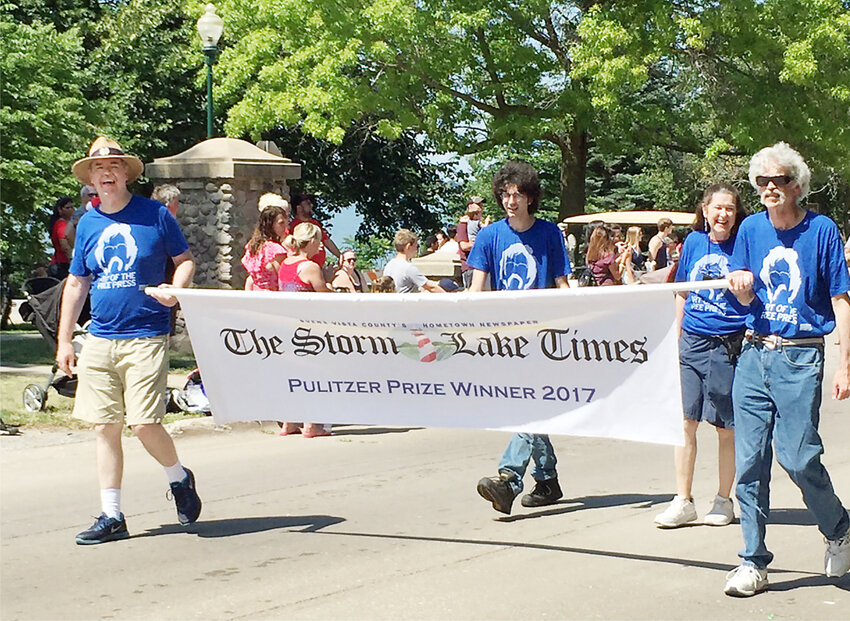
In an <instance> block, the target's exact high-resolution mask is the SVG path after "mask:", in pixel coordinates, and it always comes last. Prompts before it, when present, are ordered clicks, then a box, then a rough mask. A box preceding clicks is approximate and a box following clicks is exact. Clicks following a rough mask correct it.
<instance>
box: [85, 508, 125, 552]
mask: <svg viewBox="0 0 850 621" xmlns="http://www.w3.org/2000/svg"><path fill="white" fill-rule="evenodd" d="M129 536H130V533H129V532H127V522H125V521H124V514H123V513H122V514H121V516H120V518H119V519H116V518H111V517H106V514H105V513H101V514H100V516H99V517H98V518H97V521H96V522H95V523H94V524H92V526H91V528H89V529H88V530H84V531H83V532H81V533H80V534H79V535H77V539H76V541H77V545H81V546H89V545H93V544H95V543H106V542H107V541H118V540H119V539H127V538H128V537H129Z"/></svg>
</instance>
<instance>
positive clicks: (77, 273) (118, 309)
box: [56, 137, 201, 545]
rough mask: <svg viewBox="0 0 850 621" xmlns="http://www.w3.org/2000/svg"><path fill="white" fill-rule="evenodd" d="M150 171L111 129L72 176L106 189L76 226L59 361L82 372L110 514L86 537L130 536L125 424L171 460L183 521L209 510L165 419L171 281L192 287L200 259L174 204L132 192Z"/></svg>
mask: <svg viewBox="0 0 850 621" xmlns="http://www.w3.org/2000/svg"><path fill="white" fill-rule="evenodd" d="M143 170H144V166H143V164H142V162H141V160H139V158H137V157H135V156H132V155H127V154H125V153H124V151H122V149H121V147H120V146H119V145H118V143H117V142H115V141H113V140H109V139H108V138H103V137H99V138H97V139H96V140H95V141H94V142H93V143H92V145H91V148H90V149H89V153H88V157H84V158H82V159H80V160H78V161H76V162H75V163H74V165H73V167H72V171H73V173H74V176H75V177H76V178H77V179H79V180H80V182H82V183H85V184H91V185H93V186H94V188H95V189H96V190H97V193H98V195H99V197H100V205H99V206H97V207H96V208H94V209H91V210H90V211H88V212H87V213H86V214H85V215H84V216H83V217H82V218H81V219H80V223H79V225H78V227H77V240H76V243H77V245H76V248H75V252H74V258H73V260H72V262H71V269H70V274H69V276H68V280H67V281H66V283H65V289H64V292H63V297H62V312H61V316H60V321H59V333H58V347H57V350H56V361H57V363H58V365H59V368H60V369H62V371H64V372H65V373H66V374H68V375H71V373H72V371H73V370H76V372H77V374H78V378H79V383H78V385H77V394H76V401H75V404H74V416H75V417H76V418H80V419H83V420H87V421H89V422H92V423H94V432H95V443H96V449H97V473H98V481H99V483H100V496H101V505H102V513H101V514H100V516H99V517H98V518H97V521H96V522H95V523H94V524H93V525H92V527H91V528H89V529H87V530H84V531H83V532H81V533H80V534H79V535H77V538H76V541H77V543H78V544H80V545H87V544H96V543H105V542H107V541H113V540H116V539H125V538H127V537H129V533H128V532H127V523H126V522H125V520H124V515H123V514H122V513H121V502H120V501H121V477H122V473H123V466H124V464H123V451H122V447H121V434H122V431H123V428H124V424H125V423H126V424H127V425H129V426H130V428H131V429H132V430H133V432H134V433H135V434H136V436H137V437H138V438H139V440H141V442H142V444H143V445H144V447H145V449H147V451H148V453H150V454H151V455H152V456H153V457H154V459H156V460H157V461H158V462H159V463H160V464H162V466H163V467H164V468H165V472H166V475H167V476H168V480H169V483H170V486H171V493H172V494H173V496H174V501H175V503H176V505H177V518H178V519H179V521H180V523H181V524H189V523H191V522H194V521H195V520H197V519H198V515H200V512H201V500H200V498H198V494H197V493H196V491H195V477H194V476H193V474H192V472H191V470H188V469H186V468H184V467H183V466H182V465H181V464H180V460H179V459H178V458H177V451H176V450H175V448H174V442H173V441H172V439H171V436H169V435H168V432H167V431H165V429H164V428H163V427H162V424H161V421H162V417H163V415H164V414H165V400H164V393H165V390H166V378H167V373H168V333H169V316H170V315H169V307H171V306H174V304H175V303H176V298H175V297H174V296H173V295H170V294H169V293H168V288H169V287H187V286H189V284H190V283H191V282H192V275H193V274H194V271H195V263H194V260H193V258H192V253H191V252H190V251H189V246H188V244H187V243H186V239H185V238H184V237H183V234H182V233H181V232H180V227H179V226H178V224H177V221H176V220H175V219H174V216H172V215H171V214H170V213H169V212H168V209H167V208H166V207H165V206H164V205H163V204H161V203H158V202H156V201H152V200H150V199H146V198H142V197H141V196H134V195H133V194H131V193H130V192H129V191H128V189H127V184H128V183H132V182H133V181H135V180H136V179H137V178H138V177H139V175H141V174H142V171H143ZM169 257H170V258H171V259H172V260H173V261H174V265H175V271H174V277H173V280H172V282H171V283H170V284H169V283H164V282H163V281H164V280H165V268H166V261H167V259H168V258H169ZM157 285H158V289H157V290H155V291H154V292H153V293H151V295H150V296H148V295H146V294H145V288H146V287H156V286H157ZM89 293H91V315H92V320H91V324H90V327H89V332H90V334H89V336H88V338H86V341H85V345H84V346H83V349H82V352H81V353H80V359H79V360H78V361H76V360H75V353H74V348H73V346H72V345H71V338H72V337H73V332H74V324H75V323H76V321H77V318H78V317H79V315H80V309H81V308H82V306H83V302H84V301H85V299H86V296H88V295H89ZM74 367H76V369H74Z"/></svg>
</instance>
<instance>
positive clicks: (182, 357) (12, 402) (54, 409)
mask: <svg viewBox="0 0 850 621" xmlns="http://www.w3.org/2000/svg"><path fill="white" fill-rule="evenodd" d="M28 333H31V334H33V335H38V333H37V332H35V331H34V330H32V331H30V332H27V331H26V330H16V331H14V333H13V334H15V335H20V334H28ZM53 355H54V354H53V351H51V349H50V347H49V346H48V345H47V343H46V342H45V341H44V339H43V338H41V336H40V335H38V338H25V339H21V338H19V337H15V336H12V335H11V334H9V333H8V332H7V331H5V330H4V331H3V332H2V333H0V361H2V363H3V364H21V365H29V364H33V365H36V364H39V365H51V364H53ZM195 366H196V365H195V357H194V356H193V355H192V354H184V353H180V352H176V351H173V352H171V364H170V367H171V371H172V372H177V373H180V374H186V373H188V371H190V370H192V369H194V368H195ZM48 375H49V370H48V371H46V372H45V373H43V374H38V375H24V374H21V373H15V372H14V371H10V372H8V373H5V372H4V373H3V374H2V376H0V415H2V417H3V421H4V422H6V423H8V424H13V425H24V426H30V427H39V428H64V429H84V428H87V427H89V426H90V425H89V424H88V423H84V422H82V421H79V420H77V419H75V418H72V417H71V411H72V410H73V408H74V400H73V399H71V398H69V397H63V396H62V395H60V394H59V393H58V392H56V390H55V389H54V388H52V387H51V388H49V389H48V390H47V404H46V406H45V407H44V409H43V410H42V411H40V412H29V411H27V410H26V409H25V408H24V404H23V392H24V388H26V386H27V385H28V384H36V385H38V386H40V387H42V388H44V384H45V382H46V381H47V378H48ZM196 416H199V415H197V414H186V413H177V414H167V415H166V417H165V421H164V422H167V423H168V422H172V421H174V420H179V419H181V418H195V417H196Z"/></svg>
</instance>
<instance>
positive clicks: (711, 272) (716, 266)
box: [688, 254, 729, 312]
mask: <svg viewBox="0 0 850 621" xmlns="http://www.w3.org/2000/svg"><path fill="white" fill-rule="evenodd" d="M728 275H729V259H728V258H727V257H725V256H723V255H719V254H708V255H705V256H704V257H701V258H700V259H699V260H698V261H697V262H696V263H694V266H693V268H691V272H690V274H689V277H688V280H690V281H693V282H699V281H701V280H719V279H721V278H726V276H728ZM724 293H725V291H724V290H723V289H706V290H704V291H700V292H699V293H698V296H699V297H701V298H703V299H705V300H706V301H711V302H720V301H721V300H723V296H724ZM724 306H725V304H724ZM721 312H722V309H721Z"/></svg>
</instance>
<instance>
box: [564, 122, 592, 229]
mask: <svg viewBox="0 0 850 621" xmlns="http://www.w3.org/2000/svg"><path fill="white" fill-rule="evenodd" d="M557 144H558V147H559V148H560V149H561V170H560V179H561V203H560V207H559V209H558V220H563V219H564V218H567V217H569V216H575V215H578V214H581V213H584V203H585V175H586V174H587V132H586V131H578V130H576V131H573V132H571V133H570V134H569V135H568V136H563V137H562V139H561V140H559V141H558V143H557Z"/></svg>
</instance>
